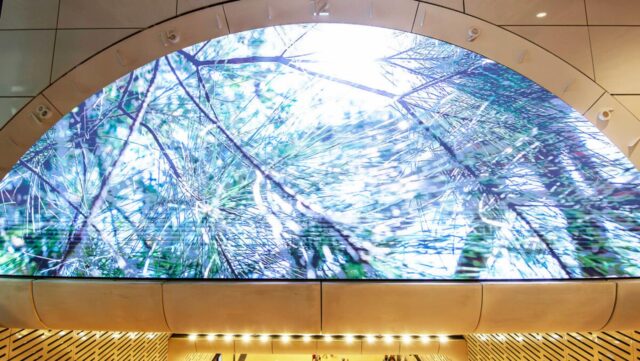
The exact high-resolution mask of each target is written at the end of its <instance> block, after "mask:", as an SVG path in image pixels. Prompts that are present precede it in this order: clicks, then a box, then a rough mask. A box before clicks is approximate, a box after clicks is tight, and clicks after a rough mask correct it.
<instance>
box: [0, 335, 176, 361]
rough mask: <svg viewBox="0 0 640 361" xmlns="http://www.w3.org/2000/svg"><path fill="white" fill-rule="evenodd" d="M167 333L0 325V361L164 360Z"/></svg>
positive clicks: (166, 355) (165, 359)
mask: <svg viewBox="0 0 640 361" xmlns="http://www.w3.org/2000/svg"><path fill="white" fill-rule="evenodd" d="M169 336H170V335H169V334H167V333H134V332H95V331H59V330H28V329H15V328H12V329H9V328H0V361H35V360H56V361H123V360H127V361H167V357H168V350H167V347H168V340H169Z"/></svg>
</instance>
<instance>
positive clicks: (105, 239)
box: [0, 24, 640, 280]
mask: <svg viewBox="0 0 640 361" xmlns="http://www.w3.org/2000/svg"><path fill="white" fill-rule="evenodd" d="M639 185H640V172H638V170H636V169H635V168H634V166H633V165H632V164H631V163H630V162H629V161H628V160H627V159H626V158H625V156H624V155H623V154H622V153H621V152H620V151H619V150H618V149H617V148H616V147H615V146H614V145H612V144H611V143H610V142H609V141H608V140H607V139H606V138H605V137H604V136H603V135H602V134H601V133H600V131H599V130H598V129H597V128H596V127H595V126H594V125H592V124H591V123H590V122H589V121H587V120H586V119H584V118H583V117H582V116H581V115H580V114H579V113H577V112H576V111H574V110H573V109H571V108H570V107H569V106H567V105H566V104H565V103H563V102H562V101H561V100H560V99H558V98H557V97H556V96H554V95H553V94H551V93H549V92H548V91H546V90H545V89H542V88H541V87H539V86H538V85H536V84H535V83H533V82H532V81H530V80H528V79H526V78H524V77H523V76H521V75H519V74H517V73H515V72H513V71H511V70H509V69H508V68H506V67H504V66H502V65H500V64H497V63H495V62H493V61H491V60H489V59H486V58H484V57H482V56H480V55H478V54H475V53H472V52H470V51H467V50H464V49H462V48H459V47H456V46H453V45H450V44H447V43H443V42H440V41H437V40H434V39H430V38H426V37H422V36H418V35H414V34H409V33H403V32H398V31H392V30H386V29H379V28H371V27H363V26H356V25H338V24H308V25H288V26H280V27H271V28H265V29H259V30H252V31H248V32H244V33H239V34H235V35H230V36H226V37H223V38H219V39H215V40H211V41H207V42H204V43H201V44H198V45H195V46H191V47H188V48H185V49H183V50H180V51H177V52H175V53H173V54H170V55H168V56H166V57H163V58H161V59H157V60H156V61H154V62H152V63H150V64H147V65H145V66H143V67H141V68H139V69H137V70H135V71H133V72H131V73H130V74H128V75H127V76H125V77H123V78H121V79H119V80H117V81H115V82H114V83H112V84H111V85H109V86H107V87H105V88H104V89H102V90H101V91H100V92H98V93H97V94H95V95H93V96H92V97H90V98H89V99H87V100H86V101H85V102H83V103H82V104H80V105H78V106H77V107H76V108H75V109H74V110H73V111H72V112H71V113H69V114H67V115H66V116H65V117H64V118H63V119H62V120H60V121H59V122H58V123H57V124H56V125H55V126H54V127H52V128H51V129H50V130H49V131H48V132H47V133H46V134H45V135H44V136H43V137H42V138H41V139H40V140H39V141H38V142H37V143H36V144H35V145H34V146H32V147H31V149H29V151H28V152H27V153H26V154H25V155H24V156H23V157H22V158H21V160H20V161H19V162H18V163H17V164H16V165H15V166H14V167H13V169H12V170H11V172H10V173H9V174H7V175H6V177H5V178H4V179H3V180H2V181H1V182H0V275H13V276H51V277H105V278H122V277H127V278H216V279H220V278H233V279H422V280H436V279H447V280H458V279H556V278H594V277H596V278H600V277H629V276H640V212H639V211H638V209H640V187H639Z"/></svg>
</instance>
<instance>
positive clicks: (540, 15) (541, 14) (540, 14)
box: [536, 11, 547, 19]
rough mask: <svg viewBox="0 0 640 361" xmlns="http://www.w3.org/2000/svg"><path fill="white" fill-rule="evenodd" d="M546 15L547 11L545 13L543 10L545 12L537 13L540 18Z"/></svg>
mask: <svg viewBox="0 0 640 361" xmlns="http://www.w3.org/2000/svg"><path fill="white" fill-rule="evenodd" d="M545 16H547V13H545V12H544V11H543V12H541V13H537V14H536V17H537V18H538V19H542V18H543V17H545Z"/></svg>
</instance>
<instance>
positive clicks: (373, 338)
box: [366, 335, 376, 343]
mask: <svg viewBox="0 0 640 361" xmlns="http://www.w3.org/2000/svg"><path fill="white" fill-rule="evenodd" d="M366 339H367V342H368V343H374V342H376V336H374V335H367V337H366Z"/></svg>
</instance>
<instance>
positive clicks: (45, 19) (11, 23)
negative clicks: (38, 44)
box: [0, 0, 58, 29]
mask: <svg viewBox="0 0 640 361" xmlns="http://www.w3.org/2000/svg"><path fill="white" fill-rule="evenodd" d="M0 4H2V16H1V17H0V29H54V28H55V27H56V23H57V22H58V0H27V1H25V0H4V1H0Z"/></svg>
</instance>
